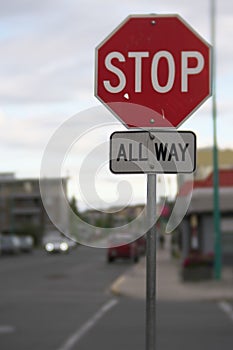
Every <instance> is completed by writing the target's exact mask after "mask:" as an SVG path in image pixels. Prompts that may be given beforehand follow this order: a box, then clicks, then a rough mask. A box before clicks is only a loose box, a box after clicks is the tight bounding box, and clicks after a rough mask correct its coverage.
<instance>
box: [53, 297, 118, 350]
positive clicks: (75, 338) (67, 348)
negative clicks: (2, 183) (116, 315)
mask: <svg viewBox="0 0 233 350" xmlns="http://www.w3.org/2000/svg"><path fill="white" fill-rule="evenodd" d="M117 303H118V301H117V300H116V299H112V300H110V301H109V302H107V303H106V304H105V305H103V306H102V307H101V308H100V310H99V311H97V312H96V314H94V315H93V316H92V318H90V320H88V321H87V322H86V323H84V325H83V326H82V327H81V328H79V329H78V330H77V331H76V332H75V333H74V334H72V335H71V336H70V337H69V339H68V340H67V341H66V342H65V344H63V345H62V346H61V347H60V348H59V350H71V349H72V348H73V346H74V345H75V344H77V343H78V342H79V340H80V339H81V338H82V337H83V336H84V335H85V334H86V333H87V332H88V331H89V330H90V329H91V328H93V327H94V326H95V324H96V323H97V322H98V321H99V320H100V319H101V318H102V317H103V316H104V315H105V314H106V313H107V312H108V311H109V310H110V309H112V308H113V307H114V306H115V305H116V304H117Z"/></svg>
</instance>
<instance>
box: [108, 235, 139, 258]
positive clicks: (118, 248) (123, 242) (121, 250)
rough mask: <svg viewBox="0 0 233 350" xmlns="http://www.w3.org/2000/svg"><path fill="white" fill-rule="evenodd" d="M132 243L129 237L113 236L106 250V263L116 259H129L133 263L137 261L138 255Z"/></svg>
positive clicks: (135, 244)
mask: <svg viewBox="0 0 233 350" xmlns="http://www.w3.org/2000/svg"><path fill="white" fill-rule="evenodd" d="M131 241H132V236H130V235H124V234H122V235H115V236H114V238H113V239H112V240H111V241H110V242H109V247H108V250H107V261H108V262H109V263H111V262H113V261H114V260H116V259H130V260H132V261H134V262H135V263H136V262H138V261H139V257H140V253H139V249H138V244H137V242H136V241H133V242H131Z"/></svg>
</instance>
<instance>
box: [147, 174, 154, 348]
mask: <svg viewBox="0 0 233 350" xmlns="http://www.w3.org/2000/svg"><path fill="white" fill-rule="evenodd" d="M155 215H156V174H148V175H147V220H148V224H149V227H150V229H149V231H148V232H147V240H146V350H155V346H156V344H155V341H156V334H155V331H156V228H155Z"/></svg>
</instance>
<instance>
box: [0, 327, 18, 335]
mask: <svg viewBox="0 0 233 350" xmlns="http://www.w3.org/2000/svg"><path fill="white" fill-rule="evenodd" d="M14 331H15V327H13V326H8V325H3V326H2V325H0V334H6V333H13V332H14Z"/></svg>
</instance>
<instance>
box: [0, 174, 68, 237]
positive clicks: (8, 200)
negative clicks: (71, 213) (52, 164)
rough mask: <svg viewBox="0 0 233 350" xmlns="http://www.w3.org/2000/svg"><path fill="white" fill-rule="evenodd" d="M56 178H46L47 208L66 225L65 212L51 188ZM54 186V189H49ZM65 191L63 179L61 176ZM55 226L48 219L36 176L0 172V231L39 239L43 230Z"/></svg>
mask: <svg viewBox="0 0 233 350" xmlns="http://www.w3.org/2000/svg"><path fill="white" fill-rule="evenodd" d="M58 181H60V179H46V182H47V183H48V185H49V189H50V193H51V196H50V199H49V200H50V204H51V206H50V207H51V210H52V211H53V212H54V216H55V217H59V218H61V217H62V220H63V221H64V222H65V224H67V225H68V214H66V212H65V211H64V208H62V205H61V203H60V202H61V200H60V198H59V196H58V195H57V193H56V192H55V188H56V186H55V185H56V184H57V182H58ZM53 188H54V190H53ZM63 188H64V191H65V194H66V190H67V179H63ZM54 230H57V229H56V228H55V227H54V225H53V223H52V222H51V221H50V219H49V217H48V215H47V213H46V211H45V209H44V206H43V203H42V200H41V195H40V188H39V179H32V178H31V179H17V178H16V177H15V175H14V173H0V232H2V233H10V232H14V233H27V234H31V235H33V236H34V238H35V240H36V241H38V242H39V241H40V240H41V238H42V236H43V235H44V234H47V233H48V232H51V231H54Z"/></svg>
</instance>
